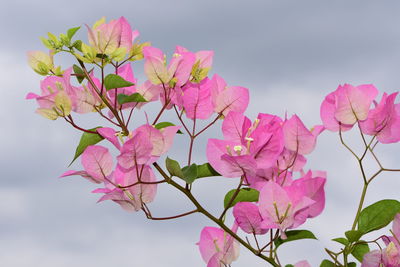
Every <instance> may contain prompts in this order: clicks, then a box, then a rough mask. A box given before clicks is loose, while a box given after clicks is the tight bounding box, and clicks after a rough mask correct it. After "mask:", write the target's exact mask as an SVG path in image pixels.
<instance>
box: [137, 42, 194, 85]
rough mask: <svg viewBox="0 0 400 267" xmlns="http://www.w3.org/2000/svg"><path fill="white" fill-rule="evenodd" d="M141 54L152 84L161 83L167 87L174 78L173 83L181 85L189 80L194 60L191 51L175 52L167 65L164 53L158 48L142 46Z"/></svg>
mask: <svg viewBox="0 0 400 267" xmlns="http://www.w3.org/2000/svg"><path fill="white" fill-rule="evenodd" d="M143 55H144V58H145V63H144V71H145V73H146V75H147V78H148V79H149V81H150V82H151V83H152V84H154V85H159V84H163V86H164V87H168V86H170V84H169V83H170V81H171V80H172V79H173V78H174V81H173V83H174V85H178V86H182V85H184V84H185V83H186V82H187V81H188V80H189V77H190V73H191V70H192V66H193V64H194V61H195V56H194V54H193V53H190V52H180V53H178V52H175V54H174V56H173V58H172V59H171V62H170V64H169V65H168V66H167V62H166V60H165V57H166V56H165V54H164V53H163V52H162V51H161V50H160V49H158V48H155V47H151V46H146V47H144V48H143ZM171 87H174V86H171Z"/></svg>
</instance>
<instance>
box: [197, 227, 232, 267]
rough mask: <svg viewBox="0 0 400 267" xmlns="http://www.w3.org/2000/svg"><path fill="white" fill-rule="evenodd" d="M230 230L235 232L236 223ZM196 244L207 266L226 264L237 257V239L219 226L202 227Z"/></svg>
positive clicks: (217, 266) (216, 266)
mask: <svg viewBox="0 0 400 267" xmlns="http://www.w3.org/2000/svg"><path fill="white" fill-rule="evenodd" d="M232 231H233V232H235V233H236V231H237V225H234V227H233V229H232ZM197 245H198V246H199V249H200V254H201V256H202V258H203V260H204V261H205V262H206V263H207V267H220V266H221V264H225V265H228V264H231V263H232V262H233V261H235V260H236V259H237V258H238V257H239V243H238V241H236V240H234V239H233V238H232V237H231V236H230V235H229V234H227V233H226V232H225V231H224V230H222V229H220V228H216V227H204V228H203V230H202V231H201V234H200V241H199V242H198V243H197Z"/></svg>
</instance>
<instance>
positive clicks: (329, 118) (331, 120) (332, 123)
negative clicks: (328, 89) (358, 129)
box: [320, 91, 353, 132]
mask: <svg viewBox="0 0 400 267" xmlns="http://www.w3.org/2000/svg"><path fill="white" fill-rule="evenodd" d="M335 95H336V91H335V92H332V93H330V94H329V95H327V96H326V97H325V100H324V101H323V102H322V104H321V109H320V115H321V120H322V122H323V124H324V127H325V128H326V129H328V130H330V131H333V132H337V131H339V129H340V130H341V131H342V132H345V131H348V130H350V129H351V128H352V127H353V125H347V124H343V123H342V124H339V122H338V120H337V119H336V118H335V110H336V97H335Z"/></svg>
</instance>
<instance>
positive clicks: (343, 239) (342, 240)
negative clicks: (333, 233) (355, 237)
mask: <svg viewBox="0 0 400 267" xmlns="http://www.w3.org/2000/svg"><path fill="white" fill-rule="evenodd" d="M332 241H335V242H338V243H340V244H342V245H345V246H347V245H348V244H349V240H347V239H346V238H344V237H338V238H334V239H332Z"/></svg>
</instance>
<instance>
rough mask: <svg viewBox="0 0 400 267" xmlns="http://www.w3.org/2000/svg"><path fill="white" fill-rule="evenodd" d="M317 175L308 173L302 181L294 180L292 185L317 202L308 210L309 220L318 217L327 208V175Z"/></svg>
mask: <svg viewBox="0 0 400 267" xmlns="http://www.w3.org/2000/svg"><path fill="white" fill-rule="evenodd" d="M317 174H318V176H316V175H315V173H313V172H311V171H308V172H307V173H306V175H304V176H303V177H302V178H300V179H296V180H294V181H293V182H292V184H291V185H290V186H291V187H294V188H296V187H297V191H299V192H301V191H302V192H303V194H304V195H305V196H306V197H308V198H310V199H312V200H313V201H315V203H314V204H312V205H310V206H309V207H308V208H307V213H308V215H307V217H308V218H314V217H316V216H318V215H319V214H321V212H322V211H323V210H324V208H325V190H324V186H325V182H326V173H325V172H318V173H317Z"/></svg>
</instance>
